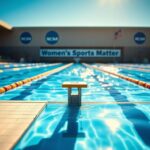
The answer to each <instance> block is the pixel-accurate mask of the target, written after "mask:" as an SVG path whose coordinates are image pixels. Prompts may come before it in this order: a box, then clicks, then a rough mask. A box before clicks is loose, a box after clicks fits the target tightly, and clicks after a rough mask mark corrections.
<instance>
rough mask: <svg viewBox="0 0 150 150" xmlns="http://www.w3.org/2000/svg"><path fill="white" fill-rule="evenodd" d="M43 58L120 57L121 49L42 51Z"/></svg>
mask: <svg viewBox="0 0 150 150" xmlns="http://www.w3.org/2000/svg"><path fill="white" fill-rule="evenodd" d="M40 56H41V57H120V56H121V50H120V49H47V48H41V49H40Z"/></svg>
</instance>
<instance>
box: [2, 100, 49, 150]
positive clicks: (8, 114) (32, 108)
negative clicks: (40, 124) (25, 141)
mask: <svg viewBox="0 0 150 150" xmlns="http://www.w3.org/2000/svg"><path fill="white" fill-rule="evenodd" d="M45 105H46V102H22V101H21V102H20V101H13V102H10V101H9V102H7V101H5V102H4V101H1V102H0V149H1V150H10V149H11V148H12V147H13V146H14V145H15V144H16V142H17V141H18V140H19V138H20V137H21V136H22V135H23V133H24V132H25V131H26V130H27V129H28V127H29V126H30V124H31V123H32V122H33V120H34V119H35V118H36V117H37V116H38V115H39V113H40V112H41V111H42V110H43V109H44V107H45Z"/></svg>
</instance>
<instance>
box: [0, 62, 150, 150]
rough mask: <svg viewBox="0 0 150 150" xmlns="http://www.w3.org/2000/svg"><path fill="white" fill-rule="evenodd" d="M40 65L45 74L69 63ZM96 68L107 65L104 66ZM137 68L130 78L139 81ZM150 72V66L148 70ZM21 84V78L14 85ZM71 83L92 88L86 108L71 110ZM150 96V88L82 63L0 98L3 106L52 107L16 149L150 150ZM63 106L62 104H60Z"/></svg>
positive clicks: (86, 95) (87, 92)
mask: <svg viewBox="0 0 150 150" xmlns="http://www.w3.org/2000/svg"><path fill="white" fill-rule="evenodd" d="M40 65H41V66H40V67H39V68H40V70H39V68H38V69H37V73H35V74H38V73H41V72H44V71H47V70H49V69H54V68H57V67H59V66H63V64H55V65H52V66H51V65H50V66H48V64H47V66H46V67H43V65H45V64H40ZM94 65H95V66H98V67H100V66H102V64H94ZM128 65H129V64H128ZM104 66H105V65H104ZM121 66H122V69H121V70H120V68H121ZM124 66H125V65H120V64H118V65H113V66H109V67H110V69H111V68H112V67H115V69H113V71H114V70H115V71H119V73H122V74H123V73H124V72H123V71H126V69H125V68H123V67H124ZM49 67H50V68H49ZM132 67H133V68H134V72H130V73H129V74H130V75H133V76H132V77H135V76H136V75H135V72H136V67H137V66H135V67H134V65H133V66H132ZM140 67H144V65H143V66H140ZM148 67H149V66H148V65H146V69H147V68H148ZM42 68H44V69H42ZM107 68H108V66H107ZM147 70H148V69H147ZM21 71H23V70H21ZM21 71H18V73H20V72H21ZM138 71H139V70H138ZM138 71H137V72H138ZM32 72H36V69H35V70H34V69H33V70H32V69H30V73H29V74H28V75H27V76H22V77H21V78H18V80H21V79H24V78H25V77H30V76H31V75H33V73H32ZM127 73H128V72H127ZM137 74H138V73H137ZM7 75H9V73H8V74H7ZM124 75H128V74H125V73H124ZM4 76H5V75H4ZM143 76H145V74H143ZM14 78H15V74H14ZM141 78H142V77H141ZM0 80H1V79H0ZM16 80H17V79H16V78H15V79H12V80H11V81H14V82H15V81H16ZM1 81H2V80H1ZM65 81H70V82H73V81H84V82H86V83H87V84H88V88H86V89H83V90H82V103H83V104H82V106H81V107H80V108H79V107H78V108H76V107H75V108H69V107H67V90H66V89H64V88H62V86H61V85H62V83H63V82H65ZM6 83H7V79H6ZM8 83H10V81H9V82H8ZM74 92H76V90H74ZM149 97H150V90H149V89H147V88H144V87H141V86H139V85H136V84H134V83H132V82H129V81H126V80H123V79H120V78H118V77H115V76H112V75H109V74H107V73H104V72H102V71H98V70H95V69H92V68H88V67H86V66H84V65H82V64H73V65H72V66H70V67H69V68H67V69H64V70H62V71H60V72H58V73H55V74H51V75H49V76H46V77H43V78H41V79H38V80H35V81H33V82H31V83H28V84H25V85H24V86H20V87H18V88H16V89H13V90H10V91H7V92H6V93H3V94H1V95H0V99H1V100H3V101H5V100H11V101H13V100H22V101H48V102H49V103H48V105H47V106H46V108H45V109H44V111H43V112H42V113H41V114H40V116H39V117H38V118H37V119H36V120H35V122H34V123H33V124H32V125H31V127H30V128H29V129H28V131H27V132H26V133H25V134H24V136H23V137H22V139H21V140H20V141H19V143H18V144H17V145H16V147H14V149H15V150H17V149H48V147H51V149H54V150H55V149H60V148H62V147H64V149H68V150H70V149H72V150H73V149H76V150H80V149H81V150H83V149H94V150H95V149H96V150H97V149H102V150H103V149H104V150H119V149H122V150H127V149H129V150H130V149H137V150H143V149H144V150H148V149H150V148H149V147H150V140H149V139H150V121H149V120H150V115H149V114H150V105H149V102H150V101H149ZM59 102H60V104H56V103H59Z"/></svg>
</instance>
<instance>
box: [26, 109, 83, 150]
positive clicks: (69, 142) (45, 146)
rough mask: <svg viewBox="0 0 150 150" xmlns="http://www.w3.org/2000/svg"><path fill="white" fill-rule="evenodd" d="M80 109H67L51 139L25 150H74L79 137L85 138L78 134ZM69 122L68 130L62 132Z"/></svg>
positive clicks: (43, 140)
mask: <svg viewBox="0 0 150 150" xmlns="http://www.w3.org/2000/svg"><path fill="white" fill-rule="evenodd" d="M79 110H80V107H67V108H66V111H65V112H64V114H63V116H62V118H61V120H60V122H59V123H58V125H57V127H56V129H55V130H54V132H53V134H52V136H51V137H49V138H45V139H44V138H43V139H42V140H41V141H40V142H39V143H38V144H37V145H33V146H29V147H26V148H24V150H60V149H64V150H74V146H75V143H76V138H77V137H82V138H83V137H85V135H84V133H82V132H81V133H78V122H77V118H78V114H79ZM66 122H67V130H66V131H65V132H60V130H61V128H62V127H63V126H64V124H65V123H66Z"/></svg>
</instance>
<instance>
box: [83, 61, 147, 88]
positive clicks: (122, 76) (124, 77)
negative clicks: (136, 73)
mask: <svg viewBox="0 0 150 150" xmlns="http://www.w3.org/2000/svg"><path fill="white" fill-rule="evenodd" d="M83 65H85V66H86V67H89V68H92V69H96V70H99V71H102V72H105V73H108V74H111V75H114V76H116V77H118V78H121V79H124V80H126V81H130V82H132V83H135V84H137V85H140V86H142V87H144V88H147V89H150V84H149V83H146V82H144V81H140V80H136V79H134V78H130V77H127V76H124V75H121V74H119V73H114V72H111V71H108V70H104V69H101V68H98V67H95V66H91V65H88V64H85V63H83Z"/></svg>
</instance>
